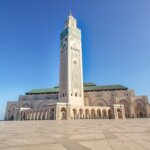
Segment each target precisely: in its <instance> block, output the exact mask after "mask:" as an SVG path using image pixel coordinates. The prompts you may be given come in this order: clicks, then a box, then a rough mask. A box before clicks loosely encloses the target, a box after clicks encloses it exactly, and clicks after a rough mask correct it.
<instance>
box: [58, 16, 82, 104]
mask: <svg viewBox="0 0 150 150" xmlns="http://www.w3.org/2000/svg"><path fill="white" fill-rule="evenodd" d="M60 42H61V44H60V79H59V102H65V103H69V104H71V105H77V106H84V100H83V97H84V95H83V94H84V93H83V71H82V43H81V30H80V29H78V28H77V22H76V19H75V18H74V17H73V16H72V15H71V14H70V16H69V17H68V18H67V20H66V22H65V28H64V30H63V32H62V33H61V36H60Z"/></svg>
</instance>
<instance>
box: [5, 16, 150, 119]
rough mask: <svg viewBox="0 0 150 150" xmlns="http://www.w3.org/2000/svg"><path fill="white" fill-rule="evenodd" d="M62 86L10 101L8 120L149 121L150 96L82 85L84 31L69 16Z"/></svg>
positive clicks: (62, 47) (64, 35) (62, 58)
mask: <svg viewBox="0 0 150 150" xmlns="http://www.w3.org/2000/svg"><path fill="white" fill-rule="evenodd" d="M59 76H60V79H59V86H56V87H53V88H49V89H33V90H31V91H29V92H26V93H25V95H20V96H19V98H18V100H17V101H8V102H7V106H6V112H5V120H70V119H125V118H143V117H150V105H149V102H148V98H147V96H137V95H136V94H135V91H134V90H130V89H128V88H127V87H125V86H123V85H105V86H99V85H96V84H95V83H92V82H90V83H83V69H82V40H81V30H80V29H78V28H77V21H76V19H75V18H74V17H73V16H72V15H71V14H70V15H69V17H68V18H67V20H66V21H65V27H64V30H63V32H62V33H61V35H60V75H59Z"/></svg>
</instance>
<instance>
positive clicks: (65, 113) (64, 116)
mask: <svg viewBox="0 0 150 150" xmlns="http://www.w3.org/2000/svg"><path fill="white" fill-rule="evenodd" d="M66 119H67V112H66V108H64V107H63V108H62V109H61V120H66Z"/></svg>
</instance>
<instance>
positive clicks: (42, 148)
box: [0, 119, 150, 150]
mask: <svg viewBox="0 0 150 150" xmlns="http://www.w3.org/2000/svg"><path fill="white" fill-rule="evenodd" d="M0 150H150V119H125V120H103V119H101V120H70V121H61V120H59V121H8V122H3V121H1V122H0Z"/></svg>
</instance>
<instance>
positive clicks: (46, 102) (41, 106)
mask: <svg viewBox="0 0 150 150" xmlns="http://www.w3.org/2000/svg"><path fill="white" fill-rule="evenodd" d="M48 104H49V102H48V101H43V102H41V103H39V104H38V108H43V107H46V106H47V105H48Z"/></svg>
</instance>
